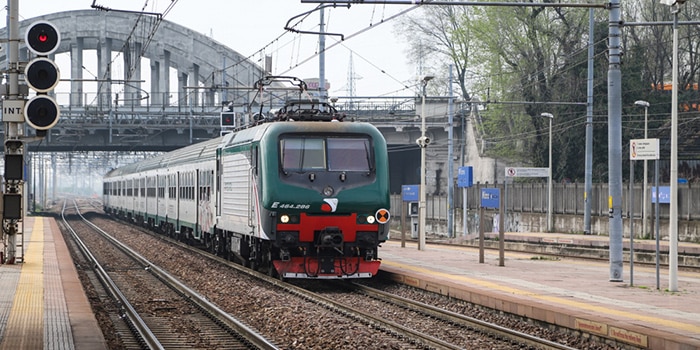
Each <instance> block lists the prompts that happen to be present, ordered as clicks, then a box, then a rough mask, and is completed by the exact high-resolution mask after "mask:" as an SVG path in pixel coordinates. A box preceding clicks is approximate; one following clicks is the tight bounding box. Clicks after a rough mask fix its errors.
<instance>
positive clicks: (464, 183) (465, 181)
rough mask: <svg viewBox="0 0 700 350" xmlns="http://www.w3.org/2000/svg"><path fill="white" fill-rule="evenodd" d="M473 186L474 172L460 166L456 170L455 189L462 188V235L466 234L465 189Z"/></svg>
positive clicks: (466, 209)
mask: <svg viewBox="0 0 700 350" xmlns="http://www.w3.org/2000/svg"><path fill="white" fill-rule="evenodd" d="M473 185H474V170H473V168H472V167H470V166H462V167H459V169H458V170H457V187H461V188H462V223H463V226H464V230H463V232H464V235H465V236H466V235H467V234H468V231H467V223H468V221H469V220H468V218H469V216H468V215H467V211H468V208H467V188H469V187H472V186H473Z"/></svg>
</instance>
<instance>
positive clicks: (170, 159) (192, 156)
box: [105, 134, 230, 177]
mask: <svg viewBox="0 0 700 350" xmlns="http://www.w3.org/2000/svg"><path fill="white" fill-rule="evenodd" d="M228 136H230V134H229V135H225V136H223V137H217V138H215V139H211V140H206V141H202V142H198V143H196V144H194V145H190V146H186V147H183V148H180V149H178V150H175V151H171V152H168V153H163V154H160V155H157V156H154V157H151V158H148V159H144V160H142V161H139V162H135V163H132V164H129V165H125V166H122V167H119V168H117V169H114V170H111V171H109V172H108V173H107V174H105V177H112V176H120V175H126V174H133V173H138V172H141V171H147V170H152V169H160V168H167V167H168V166H172V165H176V164H180V163H185V162H191V161H193V160H196V159H200V158H203V157H207V156H212V157H213V156H214V155H215V154H216V149H217V148H219V146H220V145H221V144H222V142H225V141H224V140H225V139H226V138H227V137H228Z"/></svg>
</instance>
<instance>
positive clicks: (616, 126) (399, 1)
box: [301, 0, 685, 282]
mask: <svg viewBox="0 0 700 350" xmlns="http://www.w3.org/2000/svg"><path fill="white" fill-rule="evenodd" d="M683 1H685V0H683ZM301 2H302V3H332V4H336V5H342V4H346V5H351V4H363V5H372V4H374V5H412V6H423V5H428V6H430V5H433V6H503V7H554V8H589V9H590V8H601V9H607V10H609V14H608V37H609V39H608V57H609V58H608V168H609V169H608V183H609V184H608V187H609V190H608V194H609V196H608V203H609V217H610V220H609V232H610V243H609V246H610V254H609V256H610V281H611V282H621V281H622V72H621V69H620V65H621V56H622V52H621V39H620V38H621V36H622V34H621V27H622V26H623V25H624V24H623V22H622V11H621V8H620V0H610V1H609V2H605V3H601V4H576V3H572V4H562V3H532V2H530V3H528V2H478V1H429V0H377V1H372V0H361V1H360V0H346V1H343V0H333V1H324V0H301ZM676 23H677V22H676ZM588 103H589V102H586V103H584V105H586V106H588ZM672 186H673V184H672Z"/></svg>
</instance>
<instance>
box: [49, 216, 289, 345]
mask: <svg viewBox="0 0 700 350" xmlns="http://www.w3.org/2000/svg"><path fill="white" fill-rule="evenodd" d="M61 216H62V219H63V225H64V228H65V229H67V230H68V231H70V232H71V235H72V237H73V239H74V241H75V242H76V244H77V245H78V246H79V247H80V250H81V251H82V253H83V255H84V256H85V257H86V259H87V261H89V263H90V264H93V265H94V271H95V274H94V278H95V279H96V280H98V281H99V282H100V284H101V285H103V286H104V288H105V291H106V292H105V294H108V295H110V296H111V297H113V298H115V299H116V300H117V305H119V311H120V313H119V315H120V317H119V318H123V319H124V320H125V323H122V322H119V321H118V320H115V319H114V318H113V319H112V321H113V322H114V321H116V322H115V324H116V326H115V328H116V329H117V330H118V331H121V332H125V333H123V334H121V338H122V344H123V346H124V347H126V348H148V349H172V348H191V349H197V348H201V349H204V348H217V349H277V347H276V346H275V345H274V344H272V343H271V342H269V341H268V340H267V339H265V338H264V337H262V336H260V334H258V333H257V332H256V331H254V330H252V329H251V328H249V327H248V326H246V325H245V324H243V323H242V322H240V321H238V320H236V319H234V318H232V317H231V316H230V315H229V314H228V313H226V312H224V311H222V310H221V309H220V308H218V307H217V306H216V305H214V304H212V303H210V302H209V301H207V300H206V299H205V298H203V297H201V296H200V295H199V294H197V293H196V292H195V291H193V290H191V289H190V288H188V287H187V286H185V285H184V284H182V283H180V282H179V281H178V280H177V279H176V278H174V277H173V276H172V275H170V274H168V273H167V272H165V271H164V270H163V269H161V268H159V267H158V266H156V265H154V264H152V263H151V262H149V261H148V260H146V259H145V258H144V257H142V256H141V255H140V254H138V253H136V252H135V251H133V250H132V249H130V248H129V247H127V246H125V245H123V244H122V243H121V242H119V241H117V240H116V239H114V238H113V237H111V236H110V235H109V234H107V233H106V232H104V231H103V230H101V229H100V228H99V227H97V226H96V225H94V224H92V223H90V222H88V221H87V220H85V218H83V217H82V215H80V213H79V211H78V208H77V205H74V207H73V208H67V207H66V204H65V203H64V207H63V210H62V215H61ZM95 233H99V235H97V234H95ZM107 241H108V242H109V243H107V244H105V242H107ZM126 329H128V330H129V333H126Z"/></svg>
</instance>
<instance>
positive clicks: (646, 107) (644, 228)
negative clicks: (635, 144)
mask: <svg viewBox="0 0 700 350" xmlns="http://www.w3.org/2000/svg"><path fill="white" fill-rule="evenodd" d="M634 104H635V105H636V106H641V107H644V138H645V139H646V138H647V130H648V126H647V115H648V110H649V102H647V101H642V100H639V101H634ZM643 186H644V187H643V190H642V191H643V194H642V235H646V233H647V160H646V159H644V185H643Z"/></svg>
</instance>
